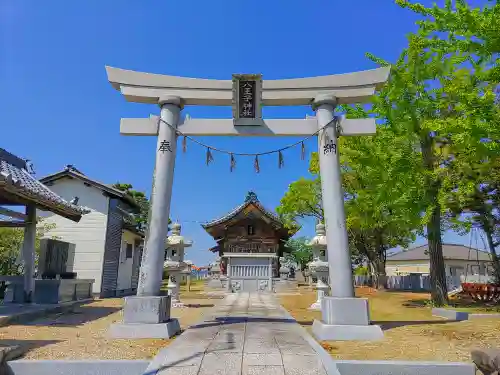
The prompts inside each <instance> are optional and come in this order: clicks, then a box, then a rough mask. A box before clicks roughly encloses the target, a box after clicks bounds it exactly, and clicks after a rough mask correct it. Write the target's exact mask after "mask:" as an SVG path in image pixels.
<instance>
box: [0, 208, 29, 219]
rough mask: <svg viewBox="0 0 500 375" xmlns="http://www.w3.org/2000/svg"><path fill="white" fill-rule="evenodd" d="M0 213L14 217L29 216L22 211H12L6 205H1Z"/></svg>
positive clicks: (22, 217)
mask: <svg viewBox="0 0 500 375" xmlns="http://www.w3.org/2000/svg"><path fill="white" fill-rule="evenodd" d="M0 215H3V216H8V217H11V218H14V219H20V220H26V219H27V218H28V216H26V214H23V213H22V212H17V211H12V210H9V209H8V208H5V207H0Z"/></svg>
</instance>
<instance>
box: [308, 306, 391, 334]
mask: <svg viewBox="0 0 500 375" xmlns="http://www.w3.org/2000/svg"><path fill="white" fill-rule="evenodd" d="M321 315H322V319H321V321H319V320H315V321H314V323H313V326H312V332H313V335H314V336H315V337H316V338H317V339H318V340H320V341H345V340H360V341H369V340H381V339H383V337H384V334H383V332H382V329H381V328H380V326H377V325H370V312H369V310H368V300H367V299H366V298H337V297H323V300H322V303H321Z"/></svg>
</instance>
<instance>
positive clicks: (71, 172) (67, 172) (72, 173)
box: [40, 165, 140, 209]
mask: <svg viewBox="0 0 500 375" xmlns="http://www.w3.org/2000/svg"><path fill="white" fill-rule="evenodd" d="M66 176H69V177H74V178H77V179H79V180H81V181H84V182H86V183H88V184H90V185H92V186H94V187H96V188H98V189H101V190H102V191H105V192H107V193H108V194H111V195H112V196H115V197H117V198H120V199H121V200H123V201H126V202H127V203H128V204H129V205H131V206H132V207H134V208H135V209H140V207H139V205H138V204H137V202H136V201H135V200H134V199H133V198H132V197H130V196H129V195H128V194H127V193H126V192H124V191H121V190H118V189H117V188H114V187H113V186H112V185H108V184H104V183H102V182H100V181H97V180H94V179H92V178H90V177H88V176H87V175H85V174H84V173H83V172H81V171H79V170H78V169H76V168H75V167H74V166H73V165H67V166H66V167H65V168H64V169H63V170H62V171H60V172H57V173H53V174H51V175H48V176H45V177H42V178H41V179H40V181H42V182H43V183H44V184H48V183H51V182H53V181H56V180H58V179H60V178H63V177H66Z"/></svg>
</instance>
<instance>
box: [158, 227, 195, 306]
mask: <svg viewBox="0 0 500 375" xmlns="http://www.w3.org/2000/svg"><path fill="white" fill-rule="evenodd" d="M192 245H193V242H192V241H191V240H187V239H185V238H184V237H183V236H182V235H181V225H180V224H178V223H174V224H173V225H172V234H171V235H170V236H168V238H167V241H166V247H167V250H166V251H167V260H166V261H165V262H164V269H165V270H166V271H167V273H168V285H167V289H168V294H169V295H170V296H171V299H172V301H171V302H172V307H184V304H183V303H182V302H181V300H180V275H181V272H182V271H184V269H185V268H186V267H187V264H186V263H185V262H184V251H185V250H184V249H185V248H187V247H191V246H192Z"/></svg>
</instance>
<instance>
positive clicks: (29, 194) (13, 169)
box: [0, 148, 88, 302]
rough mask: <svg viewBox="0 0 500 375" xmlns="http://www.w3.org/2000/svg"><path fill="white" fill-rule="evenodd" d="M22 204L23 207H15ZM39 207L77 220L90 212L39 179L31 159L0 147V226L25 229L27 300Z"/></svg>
mask: <svg viewBox="0 0 500 375" xmlns="http://www.w3.org/2000/svg"><path fill="white" fill-rule="evenodd" d="M8 207H11V208H14V209H11V208H8ZM19 207H23V209H22V210H18V209H16V208H19ZM37 209H39V210H42V211H50V212H53V213H55V214H58V215H61V216H63V217H65V218H68V219H70V220H72V221H75V222H78V221H79V220H80V219H81V217H82V215H84V214H86V213H88V210H87V209H86V208H83V207H80V206H77V205H76V204H73V203H71V202H67V201H66V200H64V199H63V198H61V197H60V196H59V195H57V194H55V193H54V192H53V191H51V190H50V189H49V188H48V187H47V186H45V185H44V184H42V183H41V182H40V181H38V180H37V179H36V178H35V177H34V170H33V165H32V164H31V162H30V161H29V160H26V159H22V158H20V157H18V156H15V155H14V154H11V153H10V152H8V151H6V150H4V149H2V148H0V227H8V228H24V240H23V245H22V259H23V262H24V275H23V276H24V300H25V302H32V297H33V290H34V273H35V272H34V271H35V240H36V225H37V215H36V210H37ZM23 211H24V212H23Z"/></svg>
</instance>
